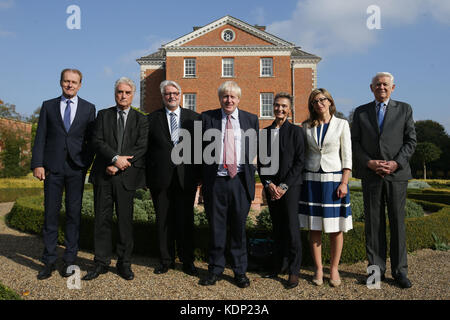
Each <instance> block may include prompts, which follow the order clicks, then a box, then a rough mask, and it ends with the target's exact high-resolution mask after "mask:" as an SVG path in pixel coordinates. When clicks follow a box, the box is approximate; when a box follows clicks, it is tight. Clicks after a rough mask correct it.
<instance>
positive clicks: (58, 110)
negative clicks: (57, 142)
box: [53, 97, 67, 132]
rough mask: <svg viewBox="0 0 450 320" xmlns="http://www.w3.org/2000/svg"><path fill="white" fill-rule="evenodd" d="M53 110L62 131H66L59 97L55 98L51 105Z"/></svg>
mask: <svg viewBox="0 0 450 320" xmlns="http://www.w3.org/2000/svg"><path fill="white" fill-rule="evenodd" d="M53 112H54V114H55V115H56V119H57V121H58V123H59V125H60V126H61V127H62V129H63V130H64V132H67V131H66V127H65V126H64V120H63V118H62V116H61V97H59V98H57V99H55V104H54V105H53Z"/></svg>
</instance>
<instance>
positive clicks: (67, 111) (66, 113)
mask: <svg viewBox="0 0 450 320" xmlns="http://www.w3.org/2000/svg"><path fill="white" fill-rule="evenodd" d="M71 102H72V101H70V100H67V106H66V109H65V110H64V127H66V131H67V132H69V129H70V103H71Z"/></svg>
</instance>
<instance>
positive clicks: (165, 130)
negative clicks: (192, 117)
mask: <svg viewBox="0 0 450 320" xmlns="http://www.w3.org/2000/svg"><path fill="white" fill-rule="evenodd" d="M159 110H160V111H159V114H158V122H159V125H160V126H161V129H162V131H161V133H162V134H163V135H164V136H165V138H166V139H167V141H168V142H169V143H170V145H172V138H171V137H170V130H169V124H168V123H167V115H166V108H165V107H162V108H161V109H159ZM180 118H181V116H180ZM180 123H181V119H180Z"/></svg>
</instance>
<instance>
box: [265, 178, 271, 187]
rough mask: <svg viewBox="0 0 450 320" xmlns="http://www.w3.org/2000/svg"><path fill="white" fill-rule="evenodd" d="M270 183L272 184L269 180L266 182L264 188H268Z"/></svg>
mask: <svg viewBox="0 0 450 320" xmlns="http://www.w3.org/2000/svg"><path fill="white" fill-rule="evenodd" d="M271 183H272V181H271V180H266V182H265V184H264V187H266V188H268V187H269V185H270V184H271Z"/></svg>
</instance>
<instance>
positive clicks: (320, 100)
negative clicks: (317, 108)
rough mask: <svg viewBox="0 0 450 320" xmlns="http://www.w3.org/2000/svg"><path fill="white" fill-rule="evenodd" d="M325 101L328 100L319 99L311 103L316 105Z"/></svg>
mask: <svg viewBox="0 0 450 320" xmlns="http://www.w3.org/2000/svg"><path fill="white" fill-rule="evenodd" d="M325 100H328V98H319V99H317V100H315V99H314V100H313V103H314V104H317V103H319V102H324V101H325Z"/></svg>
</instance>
